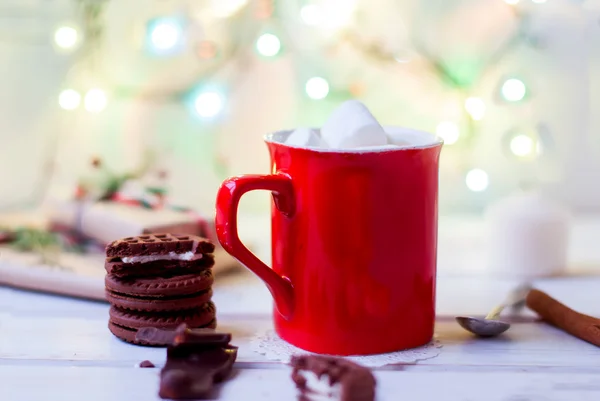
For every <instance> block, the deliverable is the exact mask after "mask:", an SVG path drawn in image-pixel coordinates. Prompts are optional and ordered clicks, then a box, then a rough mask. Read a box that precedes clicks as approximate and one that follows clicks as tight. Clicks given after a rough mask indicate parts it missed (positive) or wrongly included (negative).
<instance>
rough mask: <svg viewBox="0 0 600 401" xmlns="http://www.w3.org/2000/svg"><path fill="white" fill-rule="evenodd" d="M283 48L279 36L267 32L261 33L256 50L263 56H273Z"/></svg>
mask: <svg viewBox="0 0 600 401" xmlns="http://www.w3.org/2000/svg"><path fill="white" fill-rule="evenodd" d="M280 49H281V42H280V40H279V38H278V37H277V36H275V35H273V34H272V33H265V34H262V35H260V37H259V38H258V40H257V41H256V50H257V51H258V53H260V54H261V55H262V56H265V57H273V56H276V55H277V53H279V50H280Z"/></svg>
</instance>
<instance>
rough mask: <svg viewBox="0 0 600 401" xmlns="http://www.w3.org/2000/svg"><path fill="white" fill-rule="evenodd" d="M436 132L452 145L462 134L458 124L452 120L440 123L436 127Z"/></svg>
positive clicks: (446, 142)
mask: <svg viewBox="0 0 600 401" xmlns="http://www.w3.org/2000/svg"><path fill="white" fill-rule="evenodd" d="M435 133H436V135H437V136H439V137H440V138H442V139H443V140H444V143H445V144H447V145H452V144H453V143H456V141H458V137H459V136H460V130H459V129H458V125H456V124H455V123H453V122H452V121H442V122H441V123H439V124H438V126H437V128H436V129H435Z"/></svg>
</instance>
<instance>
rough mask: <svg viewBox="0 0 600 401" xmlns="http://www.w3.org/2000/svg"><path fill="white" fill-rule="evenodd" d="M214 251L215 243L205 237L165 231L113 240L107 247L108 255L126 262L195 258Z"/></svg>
mask: <svg viewBox="0 0 600 401" xmlns="http://www.w3.org/2000/svg"><path fill="white" fill-rule="evenodd" d="M214 251H215V246H214V244H213V243H212V242H210V241H209V240H207V239H205V238H202V237H197V236H195V235H174V234H166V233H164V234H147V235H139V236H137V237H127V238H123V239H120V240H117V241H113V242H111V243H110V244H108V245H107V247H106V257H107V258H109V259H110V258H120V259H121V260H122V261H123V262H125V263H136V262H141V263H144V262H149V261H153V260H193V258H194V257H195V256H198V255H204V254H208V253H213V252H214Z"/></svg>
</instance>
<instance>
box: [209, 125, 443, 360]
mask: <svg viewBox="0 0 600 401" xmlns="http://www.w3.org/2000/svg"><path fill="white" fill-rule="evenodd" d="M386 130H387V132H388V134H389V135H390V136H391V137H392V138H396V137H397V138H399V139H402V138H404V139H409V140H410V141H411V142H410V143H411V144H414V145H411V147H399V148H391V149H390V148H383V149H373V150H365V149H362V150H332V149H309V148H298V147H291V146H288V145H285V144H284V142H285V138H286V137H287V135H289V133H290V132H289V131H282V132H277V133H274V134H270V135H267V136H266V137H265V142H266V144H267V146H268V148H269V153H270V156H271V171H272V174H269V175H243V176H239V177H232V178H229V179H227V180H225V182H223V184H222V185H221V187H220V189H219V192H218V195H217V204H216V209H217V210H216V230H217V236H218V239H219V242H220V243H221V244H222V245H223V247H224V249H225V250H226V251H227V252H229V253H230V254H231V255H232V256H233V257H235V258H236V259H238V260H239V261H240V262H241V263H242V264H244V265H245V266H246V267H247V268H248V269H250V270H251V271H252V272H254V273H255V274H256V275H257V276H258V277H259V278H260V279H262V280H263V281H264V282H265V284H266V285H267V287H268V288H269V290H270V292H271V295H272V296H273V299H274V304H275V307H274V310H273V316H274V324H275V331H276V332H277V334H278V335H279V336H280V337H281V338H282V339H284V340H285V341H287V342H289V343H291V344H292V345H295V346H297V347H299V348H302V349H304V350H307V351H311V352H315V353H321V354H330V355H369V354H380V353H386V352H392V351H399V350H403V349H408V348H414V347H418V346H421V345H424V344H427V343H428V342H430V341H431V339H432V337H433V328H434V321H435V288H436V286H435V283H436V259H437V199H438V165H439V155H440V151H441V148H442V142H441V140H439V139H438V138H436V137H435V136H433V135H431V134H428V133H425V132H419V131H412V130H404V129H400V128H386ZM259 189H260V190H267V191H271V192H272V194H273V201H272V207H271V209H272V216H271V224H272V239H271V241H272V263H273V267H272V268H269V267H268V266H267V265H266V264H264V263H263V262H261V261H260V260H259V259H258V258H257V257H256V256H255V255H254V254H253V253H252V252H250V251H249V250H248V248H246V247H245V246H244V244H243V243H242V242H241V241H240V239H239V237H238V232H237V209H238V204H239V201H240V198H241V197H242V195H244V194H245V193H246V192H249V191H253V190H259Z"/></svg>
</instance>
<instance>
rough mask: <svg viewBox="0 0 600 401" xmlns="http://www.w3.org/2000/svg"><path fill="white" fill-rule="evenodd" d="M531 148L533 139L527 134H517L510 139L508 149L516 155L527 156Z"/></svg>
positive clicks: (531, 150)
mask: <svg viewBox="0 0 600 401" xmlns="http://www.w3.org/2000/svg"><path fill="white" fill-rule="evenodd" d="M538 148H539V147H538ZM533 149H534V143H533V139H532V138H531V137H529V136H527V135H517V136H515V137H514V138H513V139H511V141H510V150H511V152H513V153H514V154H515V155H517V156H520V157H525V156H529V155H530V154H531V153H532V152H533Z"/></svg>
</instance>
